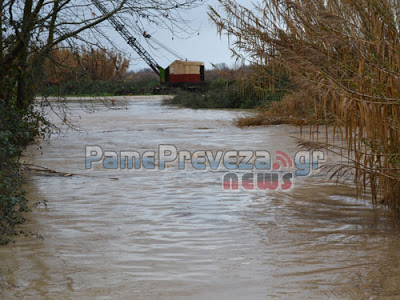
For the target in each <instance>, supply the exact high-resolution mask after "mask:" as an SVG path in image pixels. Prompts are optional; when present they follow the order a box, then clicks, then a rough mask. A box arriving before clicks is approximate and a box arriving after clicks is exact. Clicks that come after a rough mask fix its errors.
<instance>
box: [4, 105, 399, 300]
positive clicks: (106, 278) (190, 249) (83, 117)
mask: <svg viewBox="0 0 400 300" xmlns="http://www.w3.org/2000/svg"><path fill="white" fill-rule="evenodd" d="M68 107H69V110H70V113H71V119H72V121H73V122H74V124H76V125H77V126H78V127H79V131H74V130H71V129H68V128H67V127H62V132H61V133H59V134H54V135H53V136H52V137H51V139H50V140H47V141H42V142H41V143H40V146H41V147H42V149H38V146H37V145H32V146H31V147H30V148H28V149H27V151H26V154H25V156H26V157H25V159H26V160H27V161H33V162H34V163H35V164H37V165H40V166H44V167H47V168H50V169H54V170H57V171H61V172H65V173H74V174H78V175H79V176H72V177H57V176H38V175H32V176H30V177H28V182H27V184H26V189H27V196H28V198H29V199H30V200H31V203H34V202H38V201H41V202H43V200H46V201H47V207H46V206H44V205H43V204H40V205H39V206H38V207H37V208H35V209H33V212H32V213H30V214H29V215H28V217H29V221H28V223H27V224H26V225H24V228H25V229H27V230H30V231H33V232H35V233H37V235H38V236H39V237H40V238H38V237H37V236H28V237H20V238H18V239H17V241H16V243H15V244H11V245H8V246H4V247H0V260H1V269H0V274H1V275H0V286H1V288H0V295H1V296H2V297H3V298H4V299H22V298H24V299H90V298H96V299H270V298H296V299H321V298H337V299H344V298H345V299H347V298H350V299H363V298H372V299H374V298H384V297H387V298H388V299H390V298H392V299H396V298H398V297H400V251H399V249H400V238H399V231H398V230H397V229H396V226H395V222H394V220H393V218H392V217H391V216H390V214H388V213H386V212H385V211H384V210H383V209H374V208H373V207H372V206H371V205H370V204H368V202H367V201H365V200H363V199H357V198H356V196H355V191H354V189H353V188H352V187H350V186H346V185H335V184H333V183H330V182H329V181H328V180H327V179H325V178H323V177H320V176H312V177H307V178H296V181H295V186H294V187H293V188H292V189H291V190H290V191H289V192H265V191H254V192H248V191H240V192H225V191H223V189H222V184H221V178H222V176H223V174H224V173H223V172H215V171H196V170H190V169H189V170H187V171H179V170H177V169H176V168H173V167H171V168H168V169H167V170H165V171H149V170H147V171H146V170H141V171H134V170H130V171H126V170H125V171H106V170H101V169H100V168H96V169H95V170H85V165H84V157H85V145H100V146H103V147H104V148H105V149H108V150H138V151H145V150H156V149H157V147H158V145H159V144H175V145H176V146H177V147H178V149H181V150H189V151H195V150H225V151H226V150H243V149H244V150H247V149H248V150H254V149H265V150H268V151H269V152H271V153H275V151H276V150H282V151H286V152H288V153H293V152H294V151H296V142H295V140H294V139H293V138H292V137H291V136H296V134H297V129H295V128H292V127H288V126H271V127H263V128H245V129H238V128H236V127H235V126H234V125H233V124H232V120H233V119H234V118H235V117H236V116H237V115H238V112H235V111H228V110H226V111H225V110H189V109H177V108H171V107H166V106H161V105H160V98H154V97H153V98H135V99H133V98H128V99H126V100H124V101H117V102H116V103H115V106H113V107H112V108H113V109H107V108H105V107H104V105H102V104H101V103H100V102H96V101H88V102H87V103H86V104H85V107H84V109H83V110H82V105H81V104H80V103H79V102H77V101H71V102H70V103H69V104H68ZM92 109H93V111H90V110H92ZM89 111H90V112H89Z"/></svg>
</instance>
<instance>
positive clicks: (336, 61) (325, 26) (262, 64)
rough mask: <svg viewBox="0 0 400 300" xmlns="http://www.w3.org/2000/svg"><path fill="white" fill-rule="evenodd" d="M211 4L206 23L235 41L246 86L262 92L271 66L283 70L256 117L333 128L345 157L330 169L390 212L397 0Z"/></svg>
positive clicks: (398, 172) (395, 201)
mask: <svg viewBox="0 0 400 300" xmlns="http://www.w3.org/2000/svg"><path fill="white" fill-rule="evenodd" d="M219 2H220V5H221V7H222V9H221V10H220V11H217V10H216V9H213V8H211V11H210V17H211V18H212V20H213V22H214V23H215V24H216V26H217V28H218V30H219V31H220V32H221V33H222V32H224V33H227V34H229V35H230V36H231V37H235V38H236V43H235V49H234V54H235V55H236V56H237V57H238V58H242V59H246V58H248V59H249V60H250V63H251V64H252V65H253V66H254V71H253V72H251V73H249V74H248V76H247V78H246V81H247V82H248V83H251V84H253V85H254V86H256V87H258V88H266V87H268V86H270V85H271V83H273V82H274V81H273V78H274V77H276V74H275V72H274V70H284V71H285V72H287V73H288V74H289V78H290V81H291V82H292V90H291V92H290V94H288V95H286V96H285V97H284V98H283V99H282V102H281V103H280V104H277V105H275V106H270V107H267V108H266V111H265V112H262V113H261V114H259V117H260V118H262V117H263V116H264V118H273V117H281V118H282V116H284V117H285V118H286V121H287V122H288V123H291V122H293V123H296V122H297V121H298V120H299V118H300V119H301V118H303V119H304V120H306V121H307V122H308V123H309V124H310V126H314V124H315V125H316V126H319V125H320V124H326V125H330V124H332V125H334V128H335V132H338V133H340V136H341V141H343V142H344V143H345V147H346V148H347V151H344V152H343V151H337V152H341V153H343V154H342V155H343V156H344V157H345V158H346V159H347V160H346V165H345V166H344V165H338V168H340V169H341V170H343V168H346V169H347V171H348V172H349V173H351V174H352V175H351V177H352V178H353V179H354V182H355V183H356V185H357V187H358V189H359V190H360V191H369V192H370V193H371V196H372V200H373V203H374V204H378V203H383V204H384V205H386V206H387V207H390V208H392V209H393V210H394V211H396V212H399V211H400V50H399V49H400V25H399V24H400V23H399V19H400V3H399V2H398V1H395V0H381V1H376V0H361V1H348V0H327V1H320V0H294V1H289V0H284V1H278V0H264V1H262V2H261V3H260V4H259V5H258V7H257V9H254V8H253V9H249V8H247V7H245V6H242V5H239V4H237V3H236V1H233V0H219ZM243 54H245V55H243ZM271 70H272V73H271V72H270V71H271ZM260 79H261V80H260ZM298 104H301V105H300V107H296V106H298ZM254 123H257V122H254ZM325 146H326V148H327V149H329V150H331V151H336V150H339V148H340V147H342V146H343V145H342V144H340V145H338V146H335V145H329V144H328V143H326V145H325ZM332 171H333V170H332ZM333 172H334V171H333ZM340 174H342V176H343V175H344V172H342V171H341V172H340Z"/></svg>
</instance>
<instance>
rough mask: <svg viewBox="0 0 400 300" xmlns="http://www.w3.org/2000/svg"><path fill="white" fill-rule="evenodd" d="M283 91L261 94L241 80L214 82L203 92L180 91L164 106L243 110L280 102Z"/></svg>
mask: <svg viewBox="0 0 400 300" xmlns="http://www.w3.org/2000/svg"><path fill="white" fill-rule="evenodd" d="M283 95H284V92H281V90H276V91H267V92H266V93H265V92H260V91H258V90H257V89H255V88H253V87H252V86H250V85H246V84H245V83H243V82H241V81H239V80H214V81H211V82H208V83H206V85H205V87H204V90H203V91H201V92H186V91H180V92H178V93H177V95H176V96H175V97H174V98H172V99H168V100H165V102H164V104H167V105H178V106H181V107H186V108H194V109H198V108H233V109H235V108H241V109H250V108H257V107H264V106H265V105H266V103H269V102H273V101H277V100H280V99H281V98H282V96H283Z"/></svg>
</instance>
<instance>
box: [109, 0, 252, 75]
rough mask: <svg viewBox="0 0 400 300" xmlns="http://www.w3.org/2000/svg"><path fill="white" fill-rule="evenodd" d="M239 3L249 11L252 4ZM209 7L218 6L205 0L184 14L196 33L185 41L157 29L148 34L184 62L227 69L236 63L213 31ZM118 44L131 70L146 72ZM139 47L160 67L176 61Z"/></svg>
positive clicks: (242, 0) (213, 0) (224, 40)
mask: <svg viewBox="0 0 400 300" xmlns="http://www.w3.org/2000/svg"><path fill="white" fill-rule="evenodd" d="M238 2H239V3H241V4H245V5H246V6H247V7H252V5H251V0H240V1H238ZM209 5H212V6H214V7H217V6H218V5H217V1H216V0H208V1H204V4H203V5H202V6H200V7H197V8H195V9H192V10H190V11H188V12H187V16H185V17H186V18H187V19H190V20H191V23H190V26H191V27H192V28H193V29H194V30H195V29H198V30H196V32H195V33H194V34H192V35H190V36H187V37H186V38H184V39H178V38H176V37H174V38H173V35H172V33H171V32H169V31H167V30H157V29H156V28H149V32H148V33H151V34H152V36H154V37H155V38H156V39H157V40H159V41H161V42H162V43H163V44H165V45H167V46H168V47H170V48H172V49H174V50H176V51H177V52H178V53H180V54H181V55H182V56H183V57H184V58H187V59H188V60H195V61H203V62H204V63H206V68H207V69H209V68H211V63H214V64H216V63H227V64H228V65H229V66H233V65H234V63H235V59H234V58H232V57H231V52H230V50H229V47H230V45H229V44H228V39H227V37H226V36H224V35H223V36H222V37H220V36H219V34H218V33H217V30H216V27H215V26H214V25H213V24H212V23H211V21H210V19H209V17H208V15H207V12H208V6H209ZM116 38H117V37H116ZM117 43H118V45H120V46H121V47H122V48H123V49H124V50H125V51H126V52H127V53H129V55H130V56H131V67H130V69H132V70H134V71H135V70H136V71H137V70H139V69H142V68H147V65H146V63H145V62H144V61H142V60H141V59H140V58H139V57H138V55H137V54H136V53H135V52H134V51H133V49H131V48H130V47H129V46H127V45H126V43H124V41H123V40H122V39H121V40H120V39H119V38H118V42H117ZM141 44H142V46H143V47H145V48H146V50H148V51H149V53H150V54H151V55H152V56H153V57H154V59H155V60H156V61H157V62H158V63H159V64H160V65H161V66H162V67H167V66H168V65H169V64H170V63H172V62H173V61H174V60H175V59H177V58H176V57H174V56H173V55H172V54H170V53H168V52H167V51H165V50H164V49H162V48H161V49H159V50H158V51H155V50H152V49H151V48H150V47H149V46H148V45H147V44H146V42H145V41H143V39H142V41H141ZM155 46H157V45H155Z"/></svg>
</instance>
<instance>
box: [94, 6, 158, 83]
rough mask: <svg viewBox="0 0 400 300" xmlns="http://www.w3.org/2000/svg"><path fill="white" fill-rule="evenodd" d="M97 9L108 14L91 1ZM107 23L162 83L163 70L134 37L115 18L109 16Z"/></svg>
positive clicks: (103, 7) (107, 12)
mask: <svg viewBox="0 0 400 300" xmlns="http://www.w3.org/2000/svg"><path fill="white" fill-rule="evenodd" d="M91 1H92V3H93V4H94V5H95V6H96V7H97V9H98V10H99V11H100V12H101V13H103V14H104V15H106V14H109V11H108V10H107V8H106V7H105V6H104V5H103V4H102V3H101V2H100V1H99V0H91ZM108 21H109V22H110V23H111V25H112V26H113V27H114V28H115V30H116V31H117V32H118V33H119V34H120V35H121V36H122V37H123V38H124V39H125V41H126V42H127V43H128V45H130V46H131V47H132V48H133V50H135V52H136V53H137V54H138V55H139V56H140V57H141V58H142V59H143V60H144V61H145V62H146V63H147V64H148V65H149V67H150V68H151V69H152V70H153V71H154V72H155V73H156V74H157V75H158V76H160V80H161V82H163V81H164V69H163V68H162V67H161V66H160V65H159V64H158V63H157V62H156V61H155V60H154V59H153V58H152V57H151V56H150V54H149V53H148V52H147V51H146V49H144V48H143V47H142V46H141V45H140V44H139V43H138V41H137V40H136V38H135V37H134V36H132V34H131V33H130V32H129V31H128V30H127V29H126V28H125V26H124V25H123V24H122V23H121V22H120V21H119V20H118V19H117V17H115V16H114V15H112V16H110V18H109V19H108Z"/></svg>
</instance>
